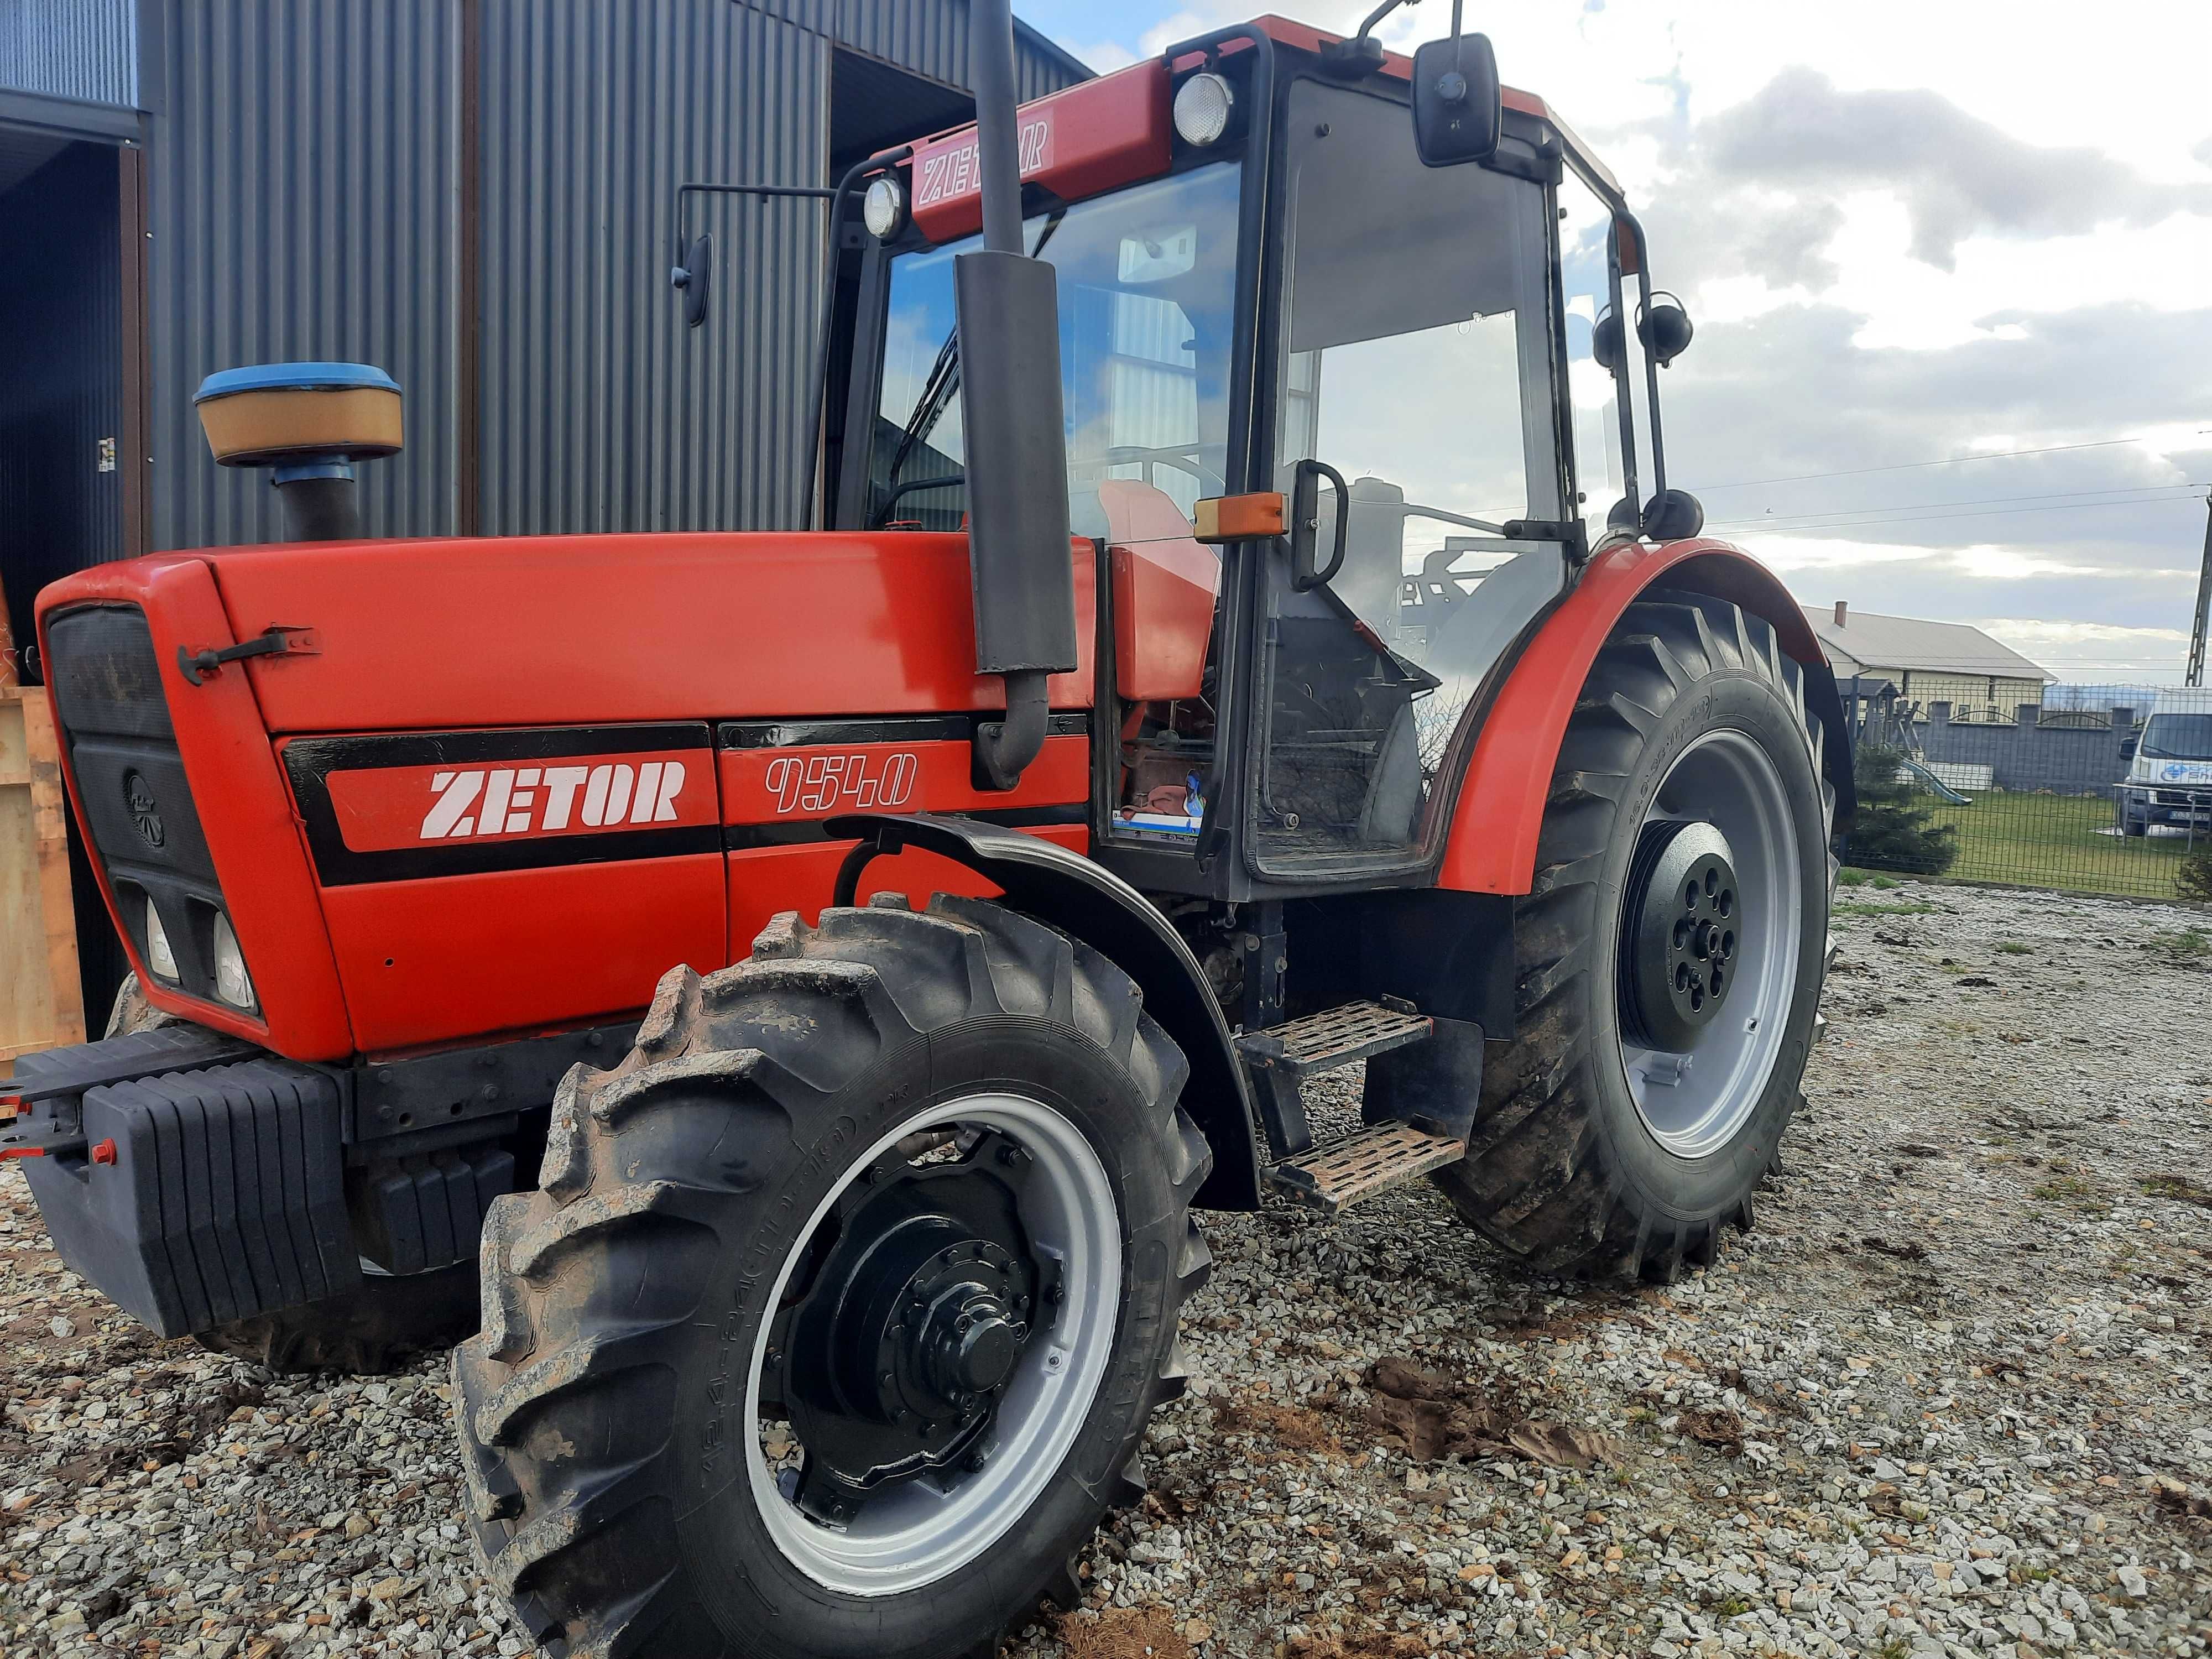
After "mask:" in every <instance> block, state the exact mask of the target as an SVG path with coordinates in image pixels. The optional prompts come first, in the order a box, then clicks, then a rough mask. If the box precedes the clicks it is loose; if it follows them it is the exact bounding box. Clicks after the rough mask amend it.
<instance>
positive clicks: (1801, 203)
mask: <svg viewBox="0 0 2212 1659" xmlns="http://www.w3.org/2000/svg"><path fill="white" fill-rule="evenodd" d="M1275 4H1276V7H1277V8H1278V9H1281V10H1282V11H1283V12H1284V13H1285V15H1293V16H1297V17H1298V18H1299V19H1300V20H1301V21H1306V22H1310V23H1315V24H1318V25H1321V26H1322V27H1329V28H1334V29H1340V30H1344V31H1346V32H1349V29H1350V27H1354V26H1356V24H1357V21H1358V18H1359V16H1360V15H1363V14H1364V12H1365V11H1367V10H1368V9H1370V7H1371V4H1372V0H1358V3H1352V0H1275ZM1015 9H1016V11H1017V13H1018V15H1020V16H1021V17H1022V18H1023V19H1024V21H1027V22H1029V23H1030V24H1032V25H1034V26H1035V27H1037V28H1039V29H1041V30H1042V31H1043V32H1044V33H1047V34H1048V35H1050V36H1051V37H1052V38H1053V39H1054V40H1057V41H1059V42H1060V44H1061V45H1062V46H1066V47H1067V48H1068V49H1069V50H1070V51H1072V52H1074V53H1075V54H1076V55H1077V56H1079V57H1080V58H1082V59H1083V60H1084V61H1085V63H1087V64H1091V66H1092V67H1093V68H1095V69H1099V70H1107V69H1111V68H1115V67H1117V66H1119V65H1120V64H1126V63H1128V62H1131V61H1133V59H1134V58H1138V57H1139V56H1143V55H1147V54H1150V53H1152V52H1158V51H1160V50H1161V49H1163V48H1164V46H1168V45H1169V44H1170V43H1172V42H1173V41H1175V40H1178V39H1182V38H1185V37H1187V36H1188V35H1191V34H1194V33H1200V31H1202V30H1204V29H1206V28H1210V27H1216V26H1218V25H1219V24H1222V23H1225V22H1231V21H1241V20H1243V19H1244V18H1247V17H1249V16H1250V15H1254V12H1255V6H1254V4H1253V3H1252V0H1245V3H1243V4H1233V3H1224V0H1183V3H1171V0H1017V4H1016V7H1015ZM1449 27H1450V8H1449V4H1448V3H1446V0H1427V3H1426V4H1420V5H1414V6H1409V7H1407V8H1405V9H1401V11H1399V12H1398V13H1396V14H1395V15H1393V16H1392V17H1390V18H1389V19H1387V20H1386V21H1384V22H1383V25H1382V26H1381V27H1379V28H1378V29H1377V30H1376V33H1378V34H1379V35H1380V36H1381V37H1382V39H1383V41H1384V43H1385V44H1386V45H1388V46H1392V47H1394V48H1396V49H1399V50H1404V51H1410V50H1411V48H1412V47H1413V45H1415V44H1417V43H1419V41H1421V40H1428V39H1431V38H1434V37H1437V36H1440V35H1443V34H1444V33H1448V32H1449ZM1467 27H1468V28H1470V29H1476V28H1479V29H1481V30H1483V31H1484V32H1485V33H1487V34H1488V35H1489V36H1490V37H1491V40H1492V42H1493V44H1494V45H1495V46H1496V48H1497V53H1498V68H1499V71H1500V73H1501V75H1502V76H1503V77H1504V80H1505V82H1507V84H1509V85H1511V86H1516V87H1522V88H1527V89H1528V90H1529V91H1532V92H1535V93H1537V94H1541V95H1542V96H1543V97H1544V98H1545V99H1546V100H1547V101H1548V102H1549V103H1550V105H1551V106H1552V107H1553V110H1555V111H1556V112H1558V113H1559V116H1560V117H1561V118H1563V119H1565V121H1566V122H1567V123H1568V124H1569V125H1571V126H1572V127H1573V128H1574V129H1575V130H1576V131H1577V132H1578V133H1580V134H1581V136H1582V137H1583V139H1584V140H1585V141H1587V142H1588V143H1589V144H1590V146H1591V147H1592V148H1593V149H1595V150H1596V152H1597V153H1598V154H1599V155H1601V156H1602V157H1604V158H1605V160H1606V161H1607V162H1608V163H1609V164H1610V165H1611V167H1613V171H1614V172H1615V173H1617V174H1618V175H1619V176H1620V179H1621V182H1622V185H1623V186H1624V187H1625V189H1626V191H1627V193H1628V196H1629V197H1630V200H1631V202H1632V204H1633V205H1634V206H1636V208H1637V210H1638V214H1639V216H1640V217H1641V218H1642V219H1643V221H1644V225H1645V227H1646V228H1647V230H1648V231H1649V233H1650V240H1651V244H1652V252H1653V265H1654V271H1655V276H1656V280H1657V281H1658V282H1659V283H1660V285H1661V286H1662V287H1665V288H1668V289H1674V291H1676V292H1677V293H1679V294H1680V295H1681V296H1682V298H1683V299H1684V301H1686V303H1687V306H1688V308H1689V311H1690V314H1691V316H1692V318H1693V319H1695V321H1696V323H1697V329H1698V331H1697V337H1696V339H1695V341H1694V343H1692V346H1691V348H1690V349H1689V351H1688V352H1687V353H1686V355H1685V356H1683V357H1681V358H1680V360H1679V361H1677V362H1675V363H1674V365H1673V367H1672V368H1669V369H1668V370H1667V371H1666V373H1665V374H1664V375H1663V376H1662V398H1663V402H1662V410H1663V412H1664V415H1665V418H1666V432H1667V449H1668V475H1669V477H1668V481H1669V482H1670V483H1680V484H1681V485H1683V486H1685V487H1686V488H1689V489H1692V490H1693V491H1695V492H1696V493H1697V494H1698V495H1699V497H1700V499H1701V500H1702V501H1704V503H1705V515H1706V521H1707V525H1708V527H1709V529H1710V530H1711V532H1712V533H1714V534H1717V535H1723V536H1726V537H1728V538H1730V539H1732V540H1737V541H1739V542H1741V544H1742V545H1744V546H1745V547H1747V548H1749V549H1751V550H1753V551H1754V552H1756V553H1757V554H1758V555H1759V556H1760V557H1761V558H1762V559H1764V560H1765V561H1766V562H1768V563H1769V564H1770V565H1771V567H1773V568H1775V569H1776V570H1777V571H1778V573H1779V574H1781V576H1782V577H1783V579H1784V580H1785V581H1787V582H1788V583H1789V585H1790V587H1791V589H1792V590H1793V591H1794V592H1796V595H1797V597H1798V598H1799V599H1801V600H1802V601H1803V602H1805V603H1806V604H1808V605H1819V606H1824V607H1825V606H1827V605H1832V604H1833V603H1834V602H1835V601H1837V600H1839V599H1841V600H1847V601H1849V602H1850V605H1851V606H1852V607H1853V608H1854V609H1856V610H1860V611H1878V612H1883V613H1887V614H1891V615H1900V616H1917V617H1932V618H1936V619H1940V620H1943V621H1952V622H1966V623H1974V624H1976V625H1978V626H1979V627H1982V628H1984V629H1987V630H1988V631H1989V632H1990V633H1991V634H1992V635H1996V637H1997V638H1999V639H2001V640H2002V641H2005V642H2006V643H2007V644H2008V645H2011V646H2013V647H2015V649H2018V650H2020V651H2022V652H2024V653H2027V655H2028V656H2030V657H2032V658H2033V659H2035V660H2036V661H2038V662H2040V663H2042V664H2043V665H2045V667H2047V668H2049V669H2050V670H2051V671H2052V672H2053V673H2055V674H2057V675H2058V676H2059V677H2060V678H2062V679H2066V680H2071V681H2085V682H2093V681H2130V682H2146V681H2148V682H2178V681H2179V678H2180V677H2181V669H2182V664H2183V659H2184V658H2185V655H2186V653H2187V647H2188V639H2189V628H2190V620H2191V611H2192V609H2193V606H2194V604H2195V599H2196V592H2197V571H2198V568H2199V564H2200V562H2201V560H2202V557H2203V547H2204V544H2205V535H2206V513H2207V509H2206V507H2205V504H2204V496H2205V494H2206V490H2207V488H2208V487H2212V97H2208V96H2207V95H2206V94H2205V91H2204V86H2205V79H2204V77H2205V67H2204V66H2205V65H2206V64H2207V63H2208V62H2212V4H2207V3H2205V0H2120V3H2118V4H2116V5H2112V6H2109V7H2102V8H2096V9H2091V10H2084V9H2081V8H2076V7H2070V6H2069V7H2065V8H2060V7H2057V6H2056V5H2052V4H2050V3H2043V4H2037V3H2035V0H2005V3H1984V0H1911V3H1893V0H1853V3H1852V4H1850V6H1848V7H1839V6H1837V5H1836V4H1834V3H1832V0H1823V3H1818V4H1814V3H1805V0H1510V3H1502V4H1495V5H1486V4H1483V3H1480V0H1476V3H1474V4H1472V5H1469V6H1468V8H1467ZM1931 463H1933V464H1932V465H1931Z"/></svg>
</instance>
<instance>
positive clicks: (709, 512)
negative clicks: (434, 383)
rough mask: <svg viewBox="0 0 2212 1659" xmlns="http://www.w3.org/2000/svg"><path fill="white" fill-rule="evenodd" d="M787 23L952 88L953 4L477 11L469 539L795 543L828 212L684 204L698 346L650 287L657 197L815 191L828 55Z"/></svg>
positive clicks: (657, 269) (1045, 76)
mask: <svg viewBox="0 0 2212 1659" xmlns="http://www.w3.org/2000/svg"><path fill="white" fill-rule="evenodd" d="M794 17H795V18H798V19H799V20H801V21H792V20H793V18H794ZM808 20H812V21H829V22H830V23H832V24H833V25H834V26H835V27H836V34H837V40H836V42H835V43H834V44H842V43H844V42H845V41H847V40H851V39H852V37H854V36H858V37H860V39H859V40H857V41H855V42H854V44H857V45H858V46H860V49H862V50H865V51H869V52H873V53H875V54H876V55H878V56H882V57H884V58H890V59H892V60H894V61H896V62H897V63H899V64H902V65H906V66H908V67H911V68H913V69H915V70H916V71H917V72H920V73H922V74H927V75H932V76H942V77H944V78H948V79H952V80H955V81H958V82H964V81H965V78H966V28H967V7H966V5H965V4H964V3H962V0H872V3H867V4H857V3H851V0H756V3H753V4H749V5H738V4H732V3H728V0H625V3H616V0H484V23H483V31H484V33H483V85H482V88H481V96H482V100H483V102H482V127H483V180H484V182H483V195H482V199H483V345H482V351H483V423H482V432H483V452H482V453H483V491H482V501H483V515H482V527H483V530H484V532H486V533H488V534H494V535H501V534H508V535H512V534H531V533H545V532H575V531H642V530H700V529H736V528H745V529H778V528H788V527H791V526H795V525H797V524H799V522H800V520H801V519H802V517H803V514H804V501H805V477H804V470H805V457H806V451H805V437H806V427H807V422H806V420H805V410H804V404H805V386H806V384H807V380H808V376H809V374H810V370H811V356H812V350H813V343H814V338H815V334H816V330H817V318H818V315H819V307H820V305H821V285H822V283H823V239H824V230H825V222H826V214H825V210H824V209H823V206H822V204H818V203H816V202H811V201H805V200H767V201H763V200H758V199H747V198H743V197H706V198H702V199H695V200H694V201H693V202H692V203H691V204H690V206H689V208H688V209H687V217H686V224H687V227H688V228H689V229H690V232H691V233H692V234H696V233H697V232H698V231H700V230H702V229H711V230H712V231H713V232H714V237H715V265H714V279H713V289H712V295H711V298H710V301H709V320H708V324H707V325H706V326H705V327H703V328H701V329H698V330H696V331H695V330H691V329H688V328H686V327H685V326H684V323H683V318H682V312H681V308H680V307H679V306H678V304H677V302H676V299H675V297H674V295H672V294H671V291H670V289H669V287H668V270H669V267H670V266H671V264H674V263H675V262H676V249H675V228H676V187H677V185H678V184H680V183H682V182H684V181H685V180H690V179H701V180H744V181H747V182H751V183H758V184H781V185H821V184H823V183H824V182H826V179H827V173H828V167H829V150H828V144H829V132H828V127H829V72H830V53H831V49H832V46H833V40H832V39H831V38H830V37H829V35H826V34H824V33H820V32H817V30H816V29H814V28H809V27H802V26H801V23H802V22H803V21H808ZM948 70H951V71H952V72H951V74H949V75H948V74H947V71H948ZM1022 70H1023V78H1024V84H1025V86H1027V87H1029V88H1031V89H1032V91H1036V90H1049V89H1051V88H1054V87H1057V86H1059V85H1062V84H1065V83H1066V82H1067V81H1069V80H1071V79H1073V78H1074V77H1073V75H1072V74H1071V73H1070V72H1069V71H1068V70H1066V66H1065V65H1064V64H1061V63H1060V62H1059V61H1058V60H1056V59H1049V58H1043V57H1042V56H1040V55H1038V54H1036V53H1035V52H1024V62H1023V65H1022Z"/></svg>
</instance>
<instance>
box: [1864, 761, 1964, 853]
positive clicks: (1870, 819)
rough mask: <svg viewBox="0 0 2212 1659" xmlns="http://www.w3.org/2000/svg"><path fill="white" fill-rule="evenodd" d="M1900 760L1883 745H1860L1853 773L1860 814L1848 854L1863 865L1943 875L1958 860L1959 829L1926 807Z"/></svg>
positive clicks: (1932, 809)
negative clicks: (1903, 773) (1939, 819)
mask: <svg viewBox="0 0 2212 1659" xmlns="http://www.w3.org/2000/svg"><path fill="white" fill-rule="evenodd" d="M1900 758H1901V757H1900V756H1899V752H1898V751H1897V750H1894V749H1889V748H1885V747H1883V746H1881V744H1862V745H1861V746H1860V749H1859V751H1858V754H1857V757H1856V758H1855V760H1854V761H1853V763H1852V771H1851V775H1852V778H1853V780H1854V781H1856V782H1857V785H1858V796H1859V815H1858V821H1857V823H1854V824H1852V826H1851V831H1850V839H1849V841H1848V842H1846V845H1847V847H1848V848H1849V852H1848V856H1849V858H1850V861H1851V862H1852V863H1853V864H1855V865H1857V866H1860V867H1861V868H1863V869H1871V870H1902V871H1905V872H1906V873H1908V874H1910V875H1916V876H1940V875H1942V873H1943V872H1945V871H1946V870H1948V869H1949V868H1950V867H1951V866H1952V865H1953V864H1954V863H1956V862H1957V861H1958V857H1959V827H1958V826H1957V825H1956V824H1953V823H1935V822H1934V821H1933V820H1934V818H1935V816H1936V813H1935V809H1934V808H1933V807H1931V806H1927V805H1923V804H1922V803H1923V800H1924V799H1925V797H1923V795H1922V794H1921V793H1919V791H1918V789H1917V787H1915V786H1914V785H1913V784H1912V783H1911V781H1909V780H1907V779H1905V778H1904V777H1902V776H1900V774H1899V766H1898V762H1899V759H1900Z"/></svg>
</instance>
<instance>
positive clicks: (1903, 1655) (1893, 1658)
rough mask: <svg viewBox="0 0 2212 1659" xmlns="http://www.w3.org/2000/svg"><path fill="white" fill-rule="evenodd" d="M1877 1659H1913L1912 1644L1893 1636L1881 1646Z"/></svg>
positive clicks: (1900, 1637)
mask: <svg viewBox="0 0 2212 1659" xmlns="http://www.w3.org/2000/svg"><path fill="white" fill-rule="evenodd" d="M1875 1659H1912V1644H1911V1643H1910V1642H1907V1641H1906V1640H1905V1638H1903V1637H1902V1636H1893V1637H1891V1638H1889V1640H1887V1642H1884V1643H1883V1644H1881V1649H1880V1650H1879V1651H1878V1652H1877V1653H1876V1654H1875Z"/></svg>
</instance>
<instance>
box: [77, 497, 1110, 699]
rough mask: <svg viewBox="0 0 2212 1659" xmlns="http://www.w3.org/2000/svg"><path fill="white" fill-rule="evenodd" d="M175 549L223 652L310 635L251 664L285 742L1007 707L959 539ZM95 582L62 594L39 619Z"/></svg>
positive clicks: (515, 541) (570, 540)
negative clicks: (199, 566) (201, 569)
mask: <svg viewBox="0 0 2212 1659" xmlns="http://www.w3.org/2000/svg"><path fill="white" fill-rule="evenodd" d="M1074 557H1075V559H1076V562H1077V565H1078V568H1077V570H1076V573H1075V575H1076V583H1075V589H1076V595H1077V599H1078V606H1079V614H1078V623H1077V635H1078V638H1079V642H1080V644H1081V646H1082V662H1081V665H1080V666H1079V668H1078V669H1077V671H1075V672H1074V673H1072V674H1063V675H1060V676H1057V677H1055V678H1054V679H1053V681H1052V683H1051V696H1052V702H1053V706H1054V708H1087V707H1089V705H1090V702H1091V635H1092V631H1093V630H1092V626H1091V600H1092V595H1093V586H1092V582H1091V571H1090V568H1089V567H1090V564H1091V555H1090V548H1089V544H1087V543H1085V544H1079V547H1078V548H1077V550H1076V551H1075V554H1074ZM179 560H190V561H193V562H201V563H204V565H205V566H206V567H207V568H208V569H209V570H210V573H211V574H213V577H214V580H215V586H216V591H217V592H218V593H219V595H220V596H221V599H222V608H223V611H224V612H225V614H226V615H227V617H228V621H229V624H230V633H231V635H232V637H231V639H229V640H221V639H210V640H209V641H205V645H206V646H207V647H227V646H229V645H231V644H233V643H234V642H243V641H252V640H253V639H255V638H257V637H258V636H260V635H264V634H266V632H267V631H268V630H269V629H272V628H274V629H289V630H295V631H293V632H290V633H287V634H285V635H281V636H280V637H282V638H283V639H284V640H285V641H287V645H288V648H287V649H286V650H285V651H283V653H270V654H269V655H266V656H262V657H258V658H253V659H248V660H247V662H246V665H245V666H246V674H247V676H248V678H250V680H251V683H252V687H253V691H254V696H255V698H256V701H257V702H258V704H259V706H260V709H261V714H262V718H263V720H264V722H265V723H266V726H267V729H268V731H269V732H270V734H271V735H275V736H287V735H295V734H301V733H309V732H392V731H408V730H414V731H437V730H450V729H453V728H457V727H484V726H560V725H570V724H579V723H591V724H607V723H612V722H619V721H629V720H698V719H700V718H702V717H705V718H709V719H711V718H714V717H717V716H731V717H737V716H743V717H746V718H751V719H760V718H766V717H776V716H785V715H793V716H796V715H821V714H848V713H849V714H904V713H925V712H930V713H935V712H950V711H954V710H966V709H988V708H1000V707H1003V706H1004V705H1003V698H1004V692H1003V690H1002V689H1001V687H1000V683H999V681H998V679H997V678H995V677H993V676H988V675H980V674H978V673H976V672H975V641H974V631H973V630H974V624H973V621H972V619H971V614H970V607H969V598H968V549H967V538H965V537H964V536H960V535H933V534H921V533H915V532H885V533H878V534H873V535H866V534H856V533H841V532H821V533H813V534H778V533H752V534H742V535H684V534H665V535H650V536H533V537H514V538H456V539H425V540H421V541H365V542H356V543H335V544H334V543H328V542H323V543H315V544H299V545H292V546H276V547H252V548H232V549H222V550H206V551H200V552H194V553H188V554H172V555H162V556H158V557H157V558H155V559H153V560H143V561H139V562H138V563H139V564H140V565H155V564H161V563H166V562H173V561H179ZM126 568H127V567H126ZM115 569H116V567H109V568H108V570H109V571H110V572H111V573H112V572H113V571H114V570H115ZM82 585H85V584H84V579H83V578H77V579H73V580H70V581H65V582H62V583H59V584H57V585H56V586H54V587H52V588H50V589H48V590H47V592H46V594H45V595H44V596H42V599H41V610H42V611H47V612H51V611H53V610H55V609H57V608H58V607H60V606H63V605H67V604H69V603H70V602H71V599H72V596H73V593H74V592H75V590H76V589H78V588H79V587H80V586H82ZM101 585H102V586H105V584H101ZM189 643H190V644H191V646H192V647H194V648H195V649H196V650H197V649H198V648H200V647H201V645H202V642H201V641H197V640H193V641H190V642H189Z"/></svg>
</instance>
